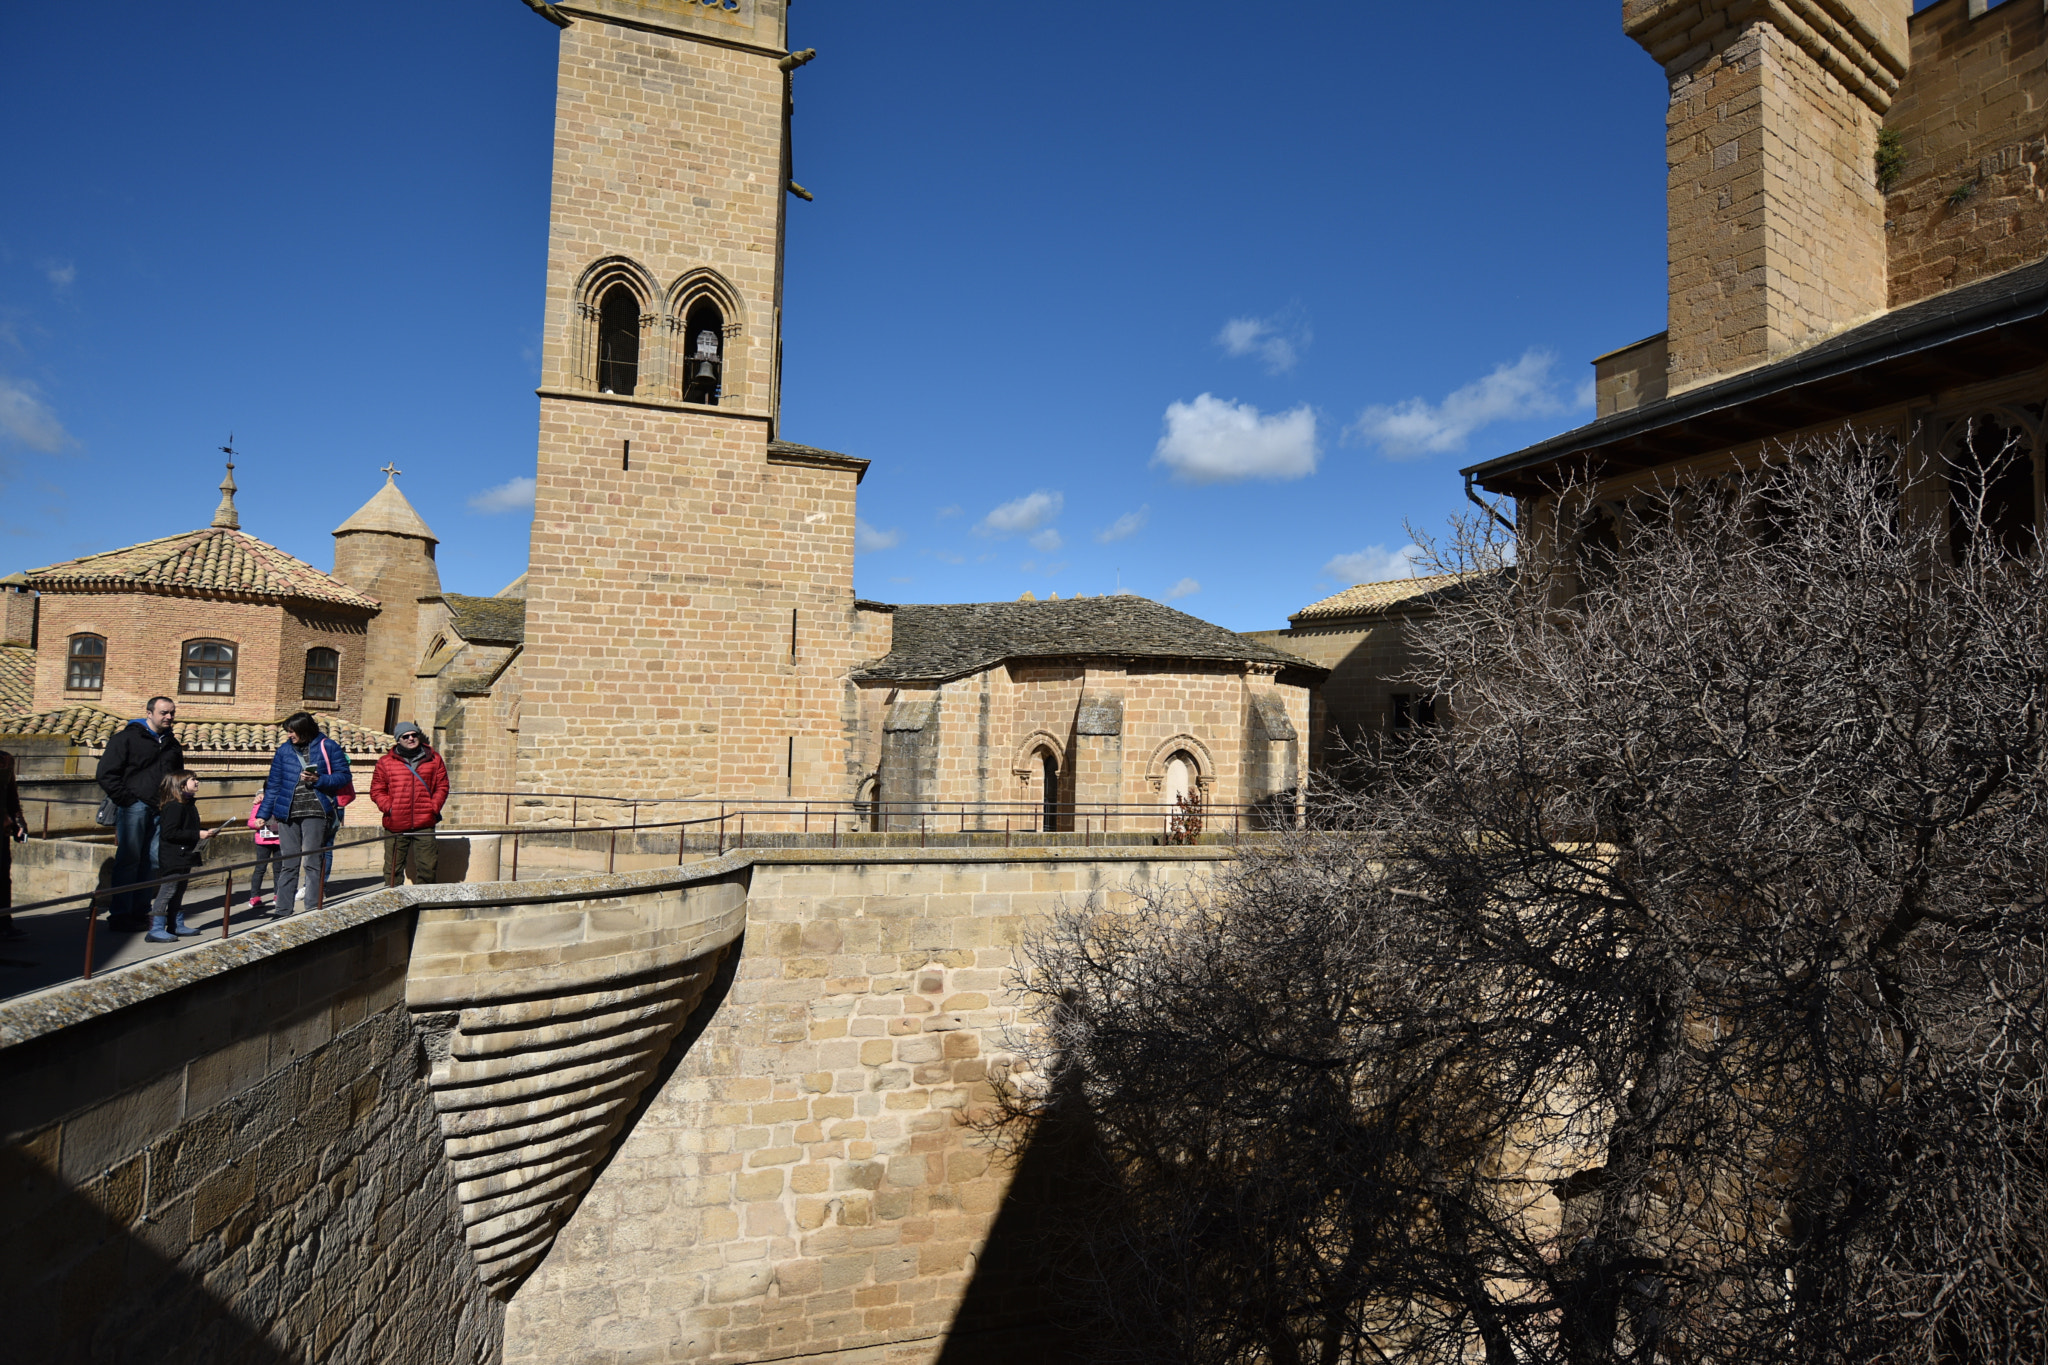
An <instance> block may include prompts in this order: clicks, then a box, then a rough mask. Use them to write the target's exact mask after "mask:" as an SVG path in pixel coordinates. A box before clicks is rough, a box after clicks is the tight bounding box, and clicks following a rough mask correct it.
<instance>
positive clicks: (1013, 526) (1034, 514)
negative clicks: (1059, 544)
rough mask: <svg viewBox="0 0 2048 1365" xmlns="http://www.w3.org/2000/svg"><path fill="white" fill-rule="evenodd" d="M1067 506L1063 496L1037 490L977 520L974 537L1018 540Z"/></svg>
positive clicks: (1044, 490)
mask: <svg viewBox="0 0 2048 1365" xmlns="http://www.w3.org/2000/svg"><path fill="white" fill-rule="evenodd" d="M1066 505H1067V499H1066V495H1064V494H1062V493H1058V492H1048V491H1047V490H1046V489H1043V488H1041V489H1039V490H1038V491H1037V492H1036V493H1027V494H1025V495H1024V496H1023V497H1021V498H1015V499H1012V500H1011V501H1009V502H1006V503H1004V504H1003V505H1002V506H1001V507H998V508H996V509H995V510H994V511H992V512H990V513H989V514H988V515H987V516H985V517H983V518H982V519H981V522H980V524H979V525H977V526H976V527H975V528H974V533H975V534H976V535H981V536H995V537H998V538H1001V537H1003V536H1021V535H1023V534H1024V533H1026V532H1027V531H1036V530H1037V529H1038V528H1039V527H1041V526H1043V525H1045V524H1046V523H1047V522H1048V521H1051V520H1052V519H1053V518H1054V517H1056V516H1058V515H1059V514H1060V509H1061V508H1062V507H1065V506H1066Z"/></svg>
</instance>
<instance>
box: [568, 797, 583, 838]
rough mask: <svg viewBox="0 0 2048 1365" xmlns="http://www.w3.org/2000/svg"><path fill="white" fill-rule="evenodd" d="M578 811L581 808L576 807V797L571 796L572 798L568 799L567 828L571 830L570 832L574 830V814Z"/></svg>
mask: <svg viewBox="0 0 2048 1365" xmlns="http://www.w3.org/2000/svg"><path fill="white" fill-rule="evenodd" d="M579 809H581V807H580V806H579V805H578V803H577V798H576V797H573V796H572V797H570V798H569V828H570V829H572V830H573V829H575V828H576V813H577V811H578V810H579Z"/></svg>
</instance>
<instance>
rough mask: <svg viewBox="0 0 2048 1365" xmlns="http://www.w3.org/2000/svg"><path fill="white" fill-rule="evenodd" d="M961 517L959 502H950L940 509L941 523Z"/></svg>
mask: <svg viewBox="0 0 2048 1365" xmlns="http://www.w3.org/2000/svg"><path fill="white" fill-rule="evenodd" d="M959 515H960V504H959V503H957V502H949V503H947V504H946V505H945V506H944V507H941V508H940V509H939V520H941V521H944V520H945V519H946V518H947V517H957V516H959Z"/></svg>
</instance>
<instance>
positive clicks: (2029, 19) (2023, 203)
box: [1885, 0, 2048, 308]
mask: <svg viewBox="0 0 2048 1365" xmlns="http://www.w3.org/2000/svg"><path fill="white" fill-rule="evenodd" d="M1971 8H1972V6H1971V5H1970V3H1969V0H1942V3H1940V4H1936V5H1931V6H1929V7H1928V8H1927V9H1925V10H1922V11H1921V12H1920V13H1918V14H1916V15H1914V16H1913V24H1912V29H1911V33H1912V42H1913V65H1912V68H1911V70H1910V71H1908V72H1907V74H1906V80H1905V83H1904V84H1903V85H1902V86H1901V87H1900V90H1899V98H1898V102H1897V103H1895V104H1894V105H1893V106H1892V108H1891V112H1890V113H1889V114H1888V115H1887V116H1886V118H1885V127H1886V128H1887V129H1889V130H1891V131H1892V132H1895V133H1897V134H1898V135H1899V139H1900V147H1901V150H1902V151H1903V152H1904V154H1905V158H1906V161H1905V166H1904V172H1903V175H1902V177H1901V179H1900V180H1899V182H1898V183H1897V184H1896V185H1894V186H1893V187H1892V189H1891V192H1890V193H1889V194H1887V195H1886V196H1885V217H1886V219H1887V220H1888V221H1887V229H1888V234H1889V238H1890V245H1891V305H1892V307H1894V308H1896V307H1899V306H1901V305H1903V304H1908V303H1912V302H1913V301H1914V300H1916V299H1923V298H1926V297H1927V296H1928V295H1930V294H1938V293H1941V292H1942V291H1943V290H1947V289H1954V288H1956V287H1957V286H1959V285H1964V284H1968V283H1969V282H1970V281H1972V280H1976V279H1982V278H1983V277H1985V276H1986V275H1995V274H1997V273H1999V272H2000V271H2003V270H2010V269H2013V268H2014V267H2016V266H2021V265H2025V264H2027V263H2028V262H2030V261H2036V260H2039V259H2040V258H2041V257H2042V256H2043V255H2048V175H2044V167H2043V163H2044V162H2048V14H2044V12H2043V8H2042V7H2041V6H2040V5H2030V4H2024V3H2007V4H2003V5H1999V6H1998V7H1997V8H1995V9H1991V10H1988V11H1986V12H1985V13H1983V14H1981V15H1978V16H1975V17H1972V15H1971V13H1970V10H1971Z"/></svg>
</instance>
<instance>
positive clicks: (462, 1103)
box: [406, 870, 746, 1298]
mask: <svg viewBox="0 0 2048 1365" xmlns="http://www.w3.org/2000/svg"><path fill="white" fill-rule="evenodd" d="M745 878H746V873H745V871H744V870H740V871H738V872H729V873H724V874H721V875H717V876H714V877H710V878H690V877H687V876H686V875H685V874H683V873H680V872H678V873H673V874H667V875H666V876H653V877H650V875H649V874H644V873H643V874H634V875H630V876H625V877H608V878H597V879H590V878H580V879H577V883H575V884H576V885H581V886H583V887H590V886H591V883H592V881H596V882H599V883H608V884H610V885H607V886H604V887H603V890H605V891H609V892H610V893H611V894H600V895H596V896H589V893H588V892H586V893H585V896H586V897H587V898H579V899H559V900H551V899H543V898H545V897H547V896H549V895H550V894H551V886H552V885H560V886H562V887H564V888H565V889H566V888H567V887H569V886H570V885H572V884H570V883H562V884H550V883H532V884H523V885H522V886H521V887H520V891H521V894H522V896H531V897H534V898H535V899H534V900H531V901H524V902H523V903H520V904H516V905H513V904H497V905H494V904H488V903H479V904H473V905H461V906H435V907H429V908H423V909H422V910H421V912H420V925H419V930H418V932H417V934H416V935H415V937H414V942H413V954H412V963H411V966H410V969H409V971H408V975H407V982H406V1003H407V1005H408V1007H409V1008H410V1009H411V1011H412V1015H413V1020H414V1023H415V1025H416V1027H417V1028H418V1029H419V1032H420V1036H421V1039H422V1041H423V1043H424V1045H425V1047H426V1051H427V1059H428V1064H429V1071H428V1076H427V1085H428V1088H429V1090H430V1091H431V1093H432V1096H433V1102H434V1108H435V1111H436V1113H437V1114H438V1115H439V1117H440V1124H441V1136H442V1144H443V1149H444V1151H445V1154H446V1156H447V1160H448V1163H449V1167H450V1171H451V1174H452V1175H453V1177H454V1181H455V1186H456V1197H457V1199H458V1200H459V1202H460V1204H461V1209H462V1224H463V1235H464V1237H465V1239H466V1240H467V1242H468V1245H469V1249H470V1254H471V1255H472V1257H473V1258H474V1259H475V1261H476V1265H477V1268H478V1270H479V1271H480V1272H481V1274H482V1277H483V1279H484V1281H485V1283H486V1284H488V1285H489V1286H490V1288H491V1290H492V1292H493V1293H495V1294H497V1295H498V1296H499V1297H500V1298H509V1297H510V1296H511V1293H512V1291H513V1290H514V1289H515V1288H516V1287H517V1286H518V1284H519V1282H520V1281H521V1280H522V1279H523V1278H524V1277H525V1276H526V1274H527V1273H528V1272H529V1271H531V1270H532V1269H533V1268H534V1267H535V1266H537V1265H539V1264H540V1262H541V1260H542V1259H543V1258H544V1257H545V1256H546V1255H547V1253H548V1250H549V1248H550V1247H552V1246H553V1245H554V1239H555V1235H556V1233H557V1232H559V1231H560V1230H561V1228H562V1227H563V1225H565V1224H566V1223H567V1222H568V1220H569V1218H570V1216H571V1215H572V1214H574V1212H575V1210H576V1207H577V1204H578V1203H579V1202H580V1201H581V1199H582V1197H583V1194H584V1191H586V1190H587V1189H588V1188H589V1187H590V1182H591V1180H592V1179H593V1178H594V1177H595V1176H596V1174H597V1171H598V1169H599V1168H600V1167H601V1166H602V1165H603V1163H604V1161H605V1159H606V1157H607V1156H609V1154H610V1153H611V1151H612V1150H613V1148H614V1147H615V1146H616V1144H617V1142H618V1141H619V1139H620V1137H621V1135H622V1132H623V1130H624V1127H625V1124H626V1120H627V1119H628V1118H629V1117H630V1116H631V1114H632V1113H633V1111H634V1108H635V1106H636V1105H637V1104H638V1103H639V1101H640V1098H641V1096H642V1095H643V1094H644V1093H645V1091H646V1089H647V1087H648V1085H649V1084H651V1083H652V1082H653V1080H654V1079H655V1077H656V1075H657V1074H658V1073H659V1071H660V1068H661V1065H662V1062H663V1060H664V1059H665V1058H666V1057H667V1055H668V1052H669V1049H670V1047H671V1045H672V1044H673V1043H674V1042H675V1039H676V1035H677V1034H678V1033H679V1032H681V1030H682V1028H683V1026H684V1025H685V1024H686V1023H687V1022H688V1021H689V1018H690V1016H691V1014H692V1012H693V1011H695V1010H696V1008H697V1007H698V1006H699V1005H700V1004H701V1003H703V1000H704V997H705V992H706V991H707V990H708V989H709V988H710V986H711V984H712V982H713V981H714V980H715V979H716V978H717V976H718V972H719V968H720V966H721V965H722V964H723V962H724V959H725V956H726V954H727V953H729V952H731V951H733V944H734V943H735V942H736V941H737V940H738V938H739V936H740V932H741V929H742V928H743V927H744V924H745V917H746V881H745ZM497 889H498V888H494V887H487V886H480V887H478V888H477V890H478V892H480V893H482V892H487V891H493V890H497ZM592 889H593V890H596V889H597V888H592Z"/></svg>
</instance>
